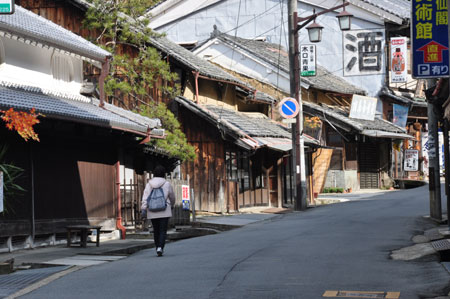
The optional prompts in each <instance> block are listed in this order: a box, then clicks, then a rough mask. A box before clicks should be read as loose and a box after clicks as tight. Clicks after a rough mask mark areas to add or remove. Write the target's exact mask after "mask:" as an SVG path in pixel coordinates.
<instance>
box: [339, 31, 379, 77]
mask: <svg viewBox="0 0 450 299" xmlns="http://www.w3.org/2000/svg"><path fill="white" fill-rule="evenodd" d="M342 34H343V36H342V40H343V45H344V49H343V50H344V76H362V75H377V74H382V73H384V70H385V69H384V45H385V38H384V29H364V30H348V31H343V33H342Z"/></svg>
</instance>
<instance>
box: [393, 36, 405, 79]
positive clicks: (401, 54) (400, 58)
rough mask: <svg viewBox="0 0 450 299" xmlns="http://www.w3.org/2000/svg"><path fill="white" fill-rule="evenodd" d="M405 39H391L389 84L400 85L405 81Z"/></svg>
mask: <svg viewBox="0 0 450 299" xmlns="http://www.w3.org/2000/svg"><path fill="white" fill-rule="evenodd" d="M407 51H408V48H407V41H406V37H392V38H391V55H390V57H391V82H392V83H402V82H406V81H407V75H408V69H407V65H408V60H407V59H408V55H407V53H408V52H407Z"/></svg>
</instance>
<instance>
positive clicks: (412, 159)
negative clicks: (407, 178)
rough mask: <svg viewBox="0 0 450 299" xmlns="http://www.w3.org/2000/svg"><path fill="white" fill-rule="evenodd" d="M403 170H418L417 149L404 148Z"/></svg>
mask: <svg viewBox="0 0 450 299" xmlns="http://www.w3.org/2000/svg"><path fill="white" fill-rule="evenodd" d="M403 168H404V170H405V171H418V170H419V151H418V150H415V149H406V150H405V165H404V167H403Z"/></svg>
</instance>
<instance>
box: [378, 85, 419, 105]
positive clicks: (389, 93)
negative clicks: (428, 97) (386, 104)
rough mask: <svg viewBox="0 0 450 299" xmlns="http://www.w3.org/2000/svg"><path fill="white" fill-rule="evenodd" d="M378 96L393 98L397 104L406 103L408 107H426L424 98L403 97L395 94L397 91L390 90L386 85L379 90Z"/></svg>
mask: <svg viewBox="0 0 450 299" xmlns="http://www.w3.org/2000/svg"><path fill="white" fill-rule="evenodd" d="M379 95H380V96H385V97H388V98H390V99H391V100H393V101H394V102H397V103H399V104H403V105H407V106H410V107H413V106H416V107H427V102H426V101H425V100H423V101H420V100H417V99H414V98H410V97H405V96H403V95H399V94H397V92H394V91H392V90H389V89H388V88H387V87H383V88H382V89H381V91H380V92H379Z"/></svg>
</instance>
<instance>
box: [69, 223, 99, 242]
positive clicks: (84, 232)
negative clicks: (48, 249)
mask: <svg viewBox="0 0 450 299" xmlns="http://www.w3.org/2000/svg"><path fill="white" fill-rule="evenodd" d="M101 228H102V227H101V226H99V225H69V226H66V229H67V247H70V246H71V245H72V235H76V233H77V232H78V233H79V234H80V247H86V245H87V236H88V232H90V231H91V229H95V230H97V242H96V243H97V247H99V246H100V229H101Z"/></svg>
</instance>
